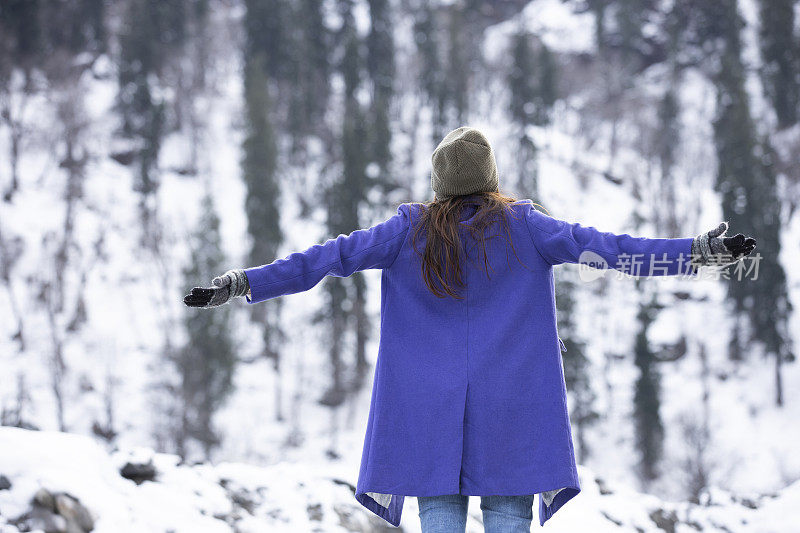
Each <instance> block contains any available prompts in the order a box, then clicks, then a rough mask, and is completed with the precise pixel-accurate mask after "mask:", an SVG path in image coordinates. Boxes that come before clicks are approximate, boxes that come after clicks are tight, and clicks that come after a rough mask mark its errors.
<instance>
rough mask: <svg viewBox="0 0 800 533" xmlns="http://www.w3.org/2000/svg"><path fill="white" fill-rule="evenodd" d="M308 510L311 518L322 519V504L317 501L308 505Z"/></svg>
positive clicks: (318, 520)
mask: <svg viewBox="0 0 800 533" xmlns="http://www.w3.org/2000/svg"><path fill="white" fill-rule="evenodd" d="M306 512H307V513H308V519H309V520H314V521H316V522H321V521H322V504H319V503H315V504H313V505H309V506H308V507H306Z"/></svg>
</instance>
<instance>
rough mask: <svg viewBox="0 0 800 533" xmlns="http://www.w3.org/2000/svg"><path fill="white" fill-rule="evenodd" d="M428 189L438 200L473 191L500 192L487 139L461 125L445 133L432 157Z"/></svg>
mask: <svg viewBox="0 0 800 533" xmlns="http://www.w3.org/2000/svg"><path fill="white" fill-rule="evenodd" d="M431 161H432V162H433V172H431V188H432V189H433V191H434V192H435V193H436V199H437V200H447V199H448V198H452V197H453V196H460V195H464V194H472V193H475V192H489V191H496V192H499V189H498V187H499V184H498V180H497V164H496V163H495V160H494V152H493V151H492V147H491V146H489V141H488V140H487V139H486V137H485V136H484V135H483V134H482V133H481V132H480V131H478V130H476V129H475V128H470V127H467V126H462V127H460V128H456V129H454V130H453V131H451V132H450V133H448V134H447V135H446V136H445V138H444V139H443V140H442V142H440V143H439V146H437V147H436V150H434V151H433V156H431Z"/></svg>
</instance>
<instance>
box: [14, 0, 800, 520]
mask: <svg viewBox="0 0 800 533" xmlns="http://www.w3.org/2000/svg"><path fill="white" fill-rule="evenodd" d="M462 125H471V126H475V127H478V128H481V130H482V131H484V132H486V133H487V136H488V137H489V139H490V141H491V142H492V145H493V147H494V150H495V154H496V159H497V166H498V170H499V176H500V189H501V192H504V193H505V194H508V195H510V196H513V197H515V198H519V199H523V198H529V199H531V200H533V201H534V202H536V203H538V204H541V206H542V207H543V208H544V209H546V210H547V212H548V213H549V214H550V215H551V216H554V217H556V218H560V219H564V220H569V221H571V222H580V223H581V224H583V225H586V226H594V227H597V228H598V229H601V230H603V231H611V232H615V233H630V234H631V235H636V236H647V237H694V236H696V235H698V234H700V233H701V232H704V231H708V230H709V229H711V228H713V227H714V226H715V225H716V224H717V223H718V222H719V221H722V220H726V221H729V223H730V228H731V232H732V233H731V234H733V233H739V232H741V233H744V234H746V235H752V236H754V237H755V238H756V239H757V240H758V248H757V249H756V252H758V254H759V257H760V260H759V261H757V262H752V263H747V265H748V267H749V268H751V270H750V271H749V272H747V274H748V275H747V276H745V277H744V278H745V279H742V276H737V275H735V274H736V273H735V272H734V270H733V269H728V270H724V269H723V270H719V271H713V272H712V271H710V272H709V273H708V275H704V276H701V277H699V278H698V279H677V278H661V279H656V278H645V277H641V278H632V277H620V276H611V275H606V276H603V277H600V278H597V279H595V280H593V281H591V282H587V281H585V280H582V279H581V277H580V276H579V271H578V267H577V265H563V266H559V267H556V268H555V280H556V281H555V283H556V302H557V306H558V330H559V334H560V337H561V338H562V339H563V341H564V343H565V346H566V351H565V352H564V353H563V356H562V357H563V368H564V374H565V378H566V383H567V390H568V393H569V416H570V421H571V424H572V430H573V435H574V439H575V453H576V457H577V459H578V462H579V466H580V473H581V482H582V485H583V486H584V490H583V492H582V493H581V495H579V496H578V497H577V498H575V500H573V501H572V502H570V503H569V505H568V506H566V507H565V508H564V510H563V511H561V512H560V513H559V516H556V517H554V518H553V520H552V522H551V524H549V525H548V527H551V529H553V531H582V530H589V531H606V530H608V531H612V530H613V531H687V530H689V529H681V527H684V528H689V527H691V530H702V531H759V532H779V531H796V529H795V528H796V524H798V523H800V511H798V509H800V482H798V480H800V455H798V454H797V453H796V445H797V443H798V442H800V423H798V422H800V398H798V395H797V391H798V390H800V371H798V364H797V362H796V353H797V346H798V341H800V315H798V313H797V312H796V311H795V308H796V307H797V306H798V305H800V271H798V269H797V268H793V267H792V265H796V264H798V261H800V214H798V211H797V207H798V205H800V1H797V0H714V1H713V2H712V1H708V2H705V1H700V2H699V1H691V0H638V1H634V0H491V1H484V2H480V1H476V0H460V1H459V0H442V1H439V0H431V1H423V0H408V1H400V0H170V1H166V2H161V1H157V0H119V1H109V0H0V385H2V386H0V426H1V427H0V532H3V533H6V532H8V533H11V532H14V533H16V532H18V531H30V530H31V529H35V528H36V527H39V528H41V529H46V530H47V531H92V530H94V531H114V532H118V531H390V530H394V528H392V527H390V526H389V525H388V524H386V523H385V522H382V521H381V520H380V519H378V518H376V517H374V516H369V513H367V512H366V511H365V510H364V509H363V508H361V507H360V506H359V505H358V504H357V502H356V501H355V500H354V499H353V497H352V494H353V489H354V485H355V483H356V477H357V475H358V464H359V460H360V458H361V451H362V448H361V446H362V442H363V438H364V431H365V427H366V422H367V415H368V409H369V399H370V392H371V390H372V380H373V371H374V368H375V357H376V354H377V346H378V332H379V325H380V311H381V309H380V296H381V295H380V271H379V270H367V271H363V272H358V273H356V274H354V275H353V276H350V277H347V278H337V277H327V278H325V279H324V280H323V282H321V283H320V284H319V285H317V286H316V287H314V288H313V289H312V290H310V291H307V292H305V293H300V294H293V295H288V296H284V297H281V298H275V299H271V300H268V301H265V302H261V303H259V304H257V305H253V306H248V305H246V303H245V302H244V299H237V300H234V301H232V302H231V303H230V304H228V305H225V306H223V307H220V308H217V309H213V310H204V309H192V308H188V307H186V306H184V304H183V301H182V298H183V296H184V295H185V294H186V293H187V292H188V291H189V290H191V288H192V287H197V286H203V287H207V286H209V285H210V282H211V279H212V278H213V277H215V276H218V275H220V274H222V273H223V272H225V271H226V270H228V269H234V268H246V267H253V266H257V265H262V264H267V263H270V262H272V261H274V260H276V259H279V258H282V257H285V256H286V255H288V254H290V253H292V252H295V251H300V250H304V249H306V248H308V247H309V246H311V245H314V244H317V243H321V242H323V241H325V240H326V239H329V238H333V237H336V236H337V235H340V234H349V233H350V232H352V231H354V230H356V229H359V228H366V227H368V226H371V225H373V224H376V223H378V222H380V221H382V220H385V219H386V218H388V217H389V216H391V215H392V214H393V213H394V212H395V211H396V209H397V206H398V205H399V204H401V203H404V202H411V201H413V202H429V201H431V200H433V192H432V191H431V188H430V183H431V182H430V170H431V169H430V167H431V152H432V150H433V149H434V148H435V147H436V145H437V143H438V142H439V141H440V140H441V139H442V137H443V136H444V135H445V134H446V133H447V132H448V131H450V130H451V129H453V128H457V127H459V126H462ZM498 357H500V358H501V357H502V356H501V355H499V356H498ZM148 487H149V488H148ZM43 491H44V492H43ZM65 502H66V503H65ZM406 502H407V503H406V511H405V514H404V518H403V524H402V526H401V529H402V530H405V531H419V519H418V517H417V516H416V514H415V510H414V509H415V507H414V506H415V502H414V498H407V500H406ZM471 506H472V507H471V510H470V523H469V528H468V530H469V531H483V529H482V527H481V523H480V512H479V509H477V503H475V502H473V503H471ZM43 524H44V525H43ZM48 524H49V526H47V525H48ZM76 524H77V525H76ZM45 526H47V527H50V529H47V527H45ZM69 527H81V528H82V529H69ZM59 528H61V529H59Z"/></svg>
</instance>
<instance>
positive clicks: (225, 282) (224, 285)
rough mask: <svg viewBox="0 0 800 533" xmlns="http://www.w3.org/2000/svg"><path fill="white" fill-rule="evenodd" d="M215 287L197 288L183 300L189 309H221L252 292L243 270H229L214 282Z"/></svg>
mask: <svg viewBox="0 0 800 533" xmlns="http://www.w3.org/2000/svg"><path fill="white" fill-rule="evenodd" d="M211 283H212V285H213V287H207V288H206V287H195V288H193V289H192V292H191V293H189V294H187V295H186V296H185V297H184V298H183V303H184V304H186V305H187V306H188V307H201V308H210V307H219V306H220V305H224V304H226V303H228V302H229V301H231V299H233V298H237V297H239V296H244V295H245V294H247V291H248V290H250V284H249V283H248V280H247V276H246V275H245V273H244V270H243V269H236V270H228V271H227V272H225V273H224V274H222V275H221V276H217V277H216V278H214V279H213V280H212V282H211Z"/></svg>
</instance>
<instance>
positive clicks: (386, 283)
mask: <svg viewBox="0 0 800 533" xmlns="http://www.w3.org/2000/svg"><path fill="white" fill-rule="evenodd" d="M432 162H433V171H432V174H431V186H432V188H433V191H434V192H435V199H434V201H432V202H429V203H427V204H422V203H404V204H401V205H400V207H399V208H398V210H397V214H396V215H394V216H392V217H391V218H389V219H388V220H386V221H384V222H381V223H380V224H377V225H375V226H373V227H371V228H369V229H360V230H356V231H354V232H353V233H351V234H350V235H339V236H338V237H336V238H335V239H329V240H328V241H326V242H325V243H324V244H317V245H314V246H311V247H310V248H308V249H307V250H305V251H302V252H297V253H293V254H290V255H288V256H287V257H285V258H283V259H279V260H276V261H273V262H272V263H270V264H266V265H261V266H257V267H252V268H247V269H237V270H229V271H228V272H226V273H225V274H223V275H221V276H219V277H217V278H215V279H214V280H213V287H211V288H199V287H198V288H194V289H193V290H192V293H191V294H189V295H187V296H186V298H185V299H184V301H185V302H186V304H187V305H190V306H195V307H215V306H218V305H222V304H225V303H227V302H228V301H230V300H231V299H232V298H236V297H240V296H245V297H246V300H247V302H248V303H250V304H255V303H258V302H261V301H264V300H267V299H269V298H275V297H278V296H281V295H285V294H293V293H297V292H301V291H305V290H308V289H310V288H312V287H314V286H315V285H316V284H317V283H319V282H320V281H321V280H322V279H323V278H324V277H325V276H328V275H330V276H338V277H344V276H349V275H351V274H353V273H354V272H356V271H359V270H364V269H369V268H376V269H381V270H382V274H381V329H380V342H379V350H378V359H377V364H376V368H375V378H374V382H373V389H372V399H371V404H370V413H369V420H368V422H367V428H366V435H365V439H364V447H363V451H362V457H361V467H360V472H359V477H358V483H357V486H356V493H355V497H356V499H357V500H358V501H359V502H360V503H361V504H362V505H363V506H365V507H366V508H367V509H369V510H370V511H372V512H373V513H375V514H377V515H378V516H380V517H382V518H383V519H385V520H386V521H387V522H389V523H391V524H392V525H394V526H399V524H400V517H401V514H402V510H403V501H404V497H405V496H416V497H417V499H418V502H419V516H420V520H421V523H422V531H423V532H425V533H432V532H453V531H462V532H463V531H464V529H465V526H466V516H467V503H468V496H469V495H475V496H481V509H482V511H483V520H484V527H485V530H486V531H489V532H491V531H504V532H509V531H529V530H530V525H531V521H532V518H533V516H532V507H533V498H534V494H537V493H538V494H539V522H540V524H541V525H543V524H544V522H545V521H546V520H547V519H548V518H550V517H551V516H553V514H554V513H555V512H556V511H557V510H558V509H559V508H561V507H562V506H563V505H564V504H565V503H566V502H567V501H569V500H570V499H572V498H573V497H574V496H576V495H577V494H578V493H579V492H580V490H581V489H580V485H579V482H578V475H577V471H576V466H575V456H574V450H573V445H572V437H571V432H570V423H569V416H568V413H567V402H566V388H565V383H564V375H563V367H562V363H561V351H560V348H561V349H563V346H564V345H563V343H562V342H561V339H559V338H558V335H557V331H556V310H555V297H554V289H553V266H555V265H558V264H561V263H579V262H581V263H589V264H591V265H593V266H595V267H599V268H614V269H617V270H622V271H626V272H628V273H630V274H633V275H653V276H655V275H676V274H693V273H695V272H696V271H697V266H699V265H710V264H714V265H725V264H729V263H732V262H734V261H736V260H738V259H739V258H741V257H742V256H744V255H747V254H749V253H750V252H751V251H752V250H753V248H754V247H755V240H753V239H751V238H745V237H744V236H743V235H741V234H739V235H736V236H735V237H724V236H723V234H724V233H725V230H726V229H727V225H726V224H725V223H722V224H720V225H719V226H718V227H717V228H715V229H714V230H712V231H709V232H707V233H703V234H701V235H699V236H698V237H696V238H681V239H661V238H659V239H648V238H642V237H631V236H630V235H627V234H621V235H615V234H612V233H607V232H601V231H599V230H597V229H595V228H593V227H584V226H581V225H580V224H577V223H569V222H565V221H563V220H558V219H556V218H552V217H550V216H547V215H544V214H542V213H541V212H539V211H537V210H536V209H534V208H533V204H532V202H531V201H530V200H522V201H515V200H514V199H513V198H510V197H508V196H506V195H503V194H501V193H500V192H499V190H498V177H497V167H496V164H495V158H494V154H493V151H492V148H491V146H490V145H489V142H488V141H487V140H486V137H485V136H484V135H483V134H481V133H480V132H479V131H478V130H476V129H474V128H469V127H461V128H458V129H456V130H453V131H452V132H450V133H448V134H447V136H446V137H445V138H444V139H443V140H442V142H441V143H440V144H439V146H438V147H437V148H436V150H435V151H434V152H433V156H432ZM512 256H513V258H512ZM632 267H633V268H632Z"/></svg>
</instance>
